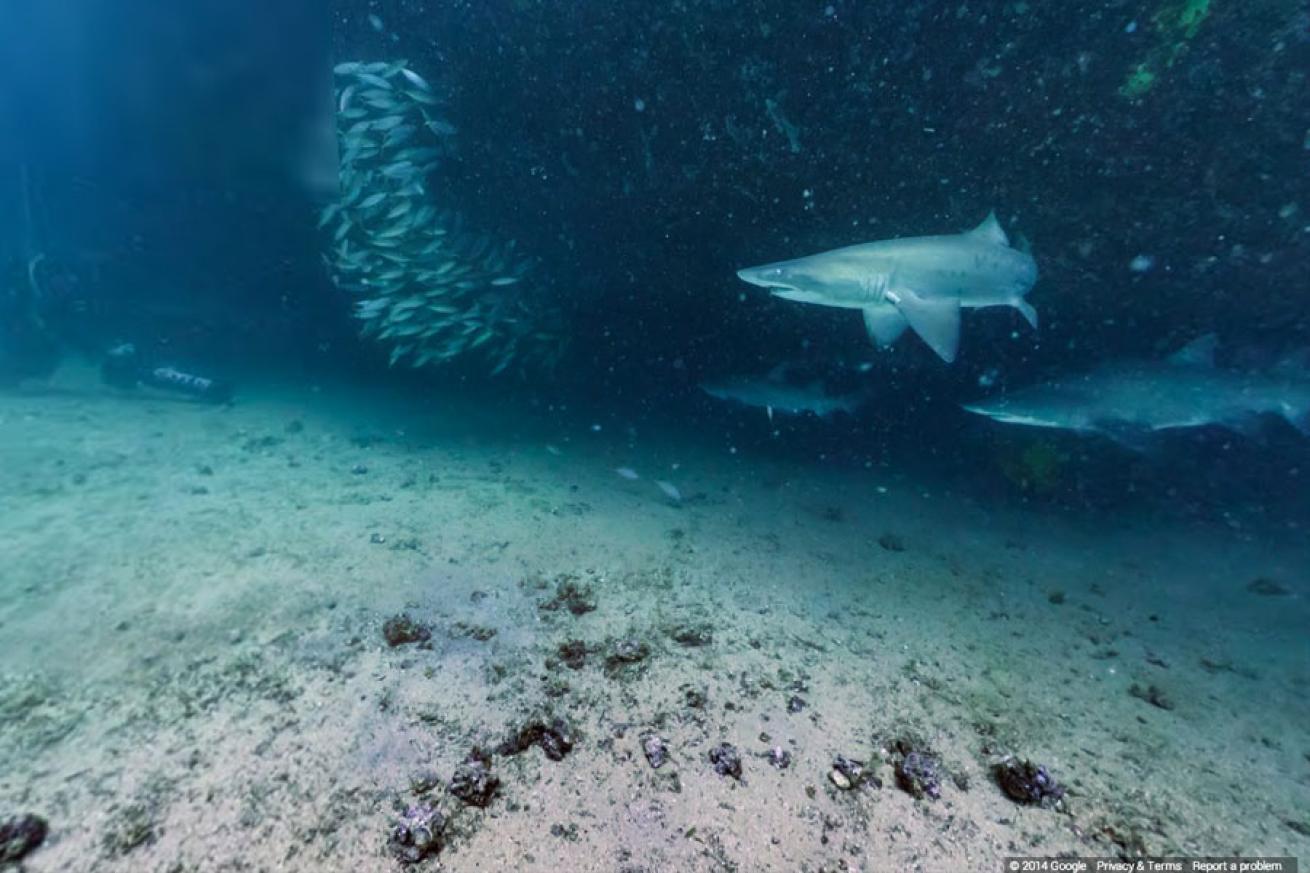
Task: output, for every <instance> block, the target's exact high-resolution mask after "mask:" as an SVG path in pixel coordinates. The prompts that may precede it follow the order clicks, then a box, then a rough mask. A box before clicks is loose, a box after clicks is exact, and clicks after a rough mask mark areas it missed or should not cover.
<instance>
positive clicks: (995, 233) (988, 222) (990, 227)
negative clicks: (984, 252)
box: [967, 210, 1010, 246]
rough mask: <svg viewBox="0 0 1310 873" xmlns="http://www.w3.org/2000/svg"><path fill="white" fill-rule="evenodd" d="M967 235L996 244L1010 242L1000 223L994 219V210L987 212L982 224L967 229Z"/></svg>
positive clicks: (1007, 243)
mask: <svg viewBox="0 0 1310 873" xmlns="http://www.w3.org/2000/svg"><path fill="white" fill-rule="evenodd" d="M967 235H968V236H972V237H975V238H977V239H980V240H984V241H986V242H989V243H993V244H995V245H998V246H1008V245H1009V244H1010V238H1009V237H1008V236H1006V235H1005V231H1004V230H1003V229H1002V228H1001V223H1000V222H999V221H997V220H996V210H992V211H991V212H989V213H987V217H986V218H984V219H983V222H982V224H980V225H978V226H977V227H975V228H974V229H973V230H971V231H969V232H968V234H967Z"/></svg>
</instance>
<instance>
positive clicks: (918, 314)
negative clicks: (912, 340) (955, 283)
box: [887, 289, 960, 364]
mask: <svg viewBox="0 0 1310 873" xmlns="http://www.w3.org/2000/svg"><path fill="white" fill-rule="evenodd" d="M887 299H888V300H889V301H890V302H891V303H892V304H894V305H895V306H896V308H897V309H898V310H899V311H900V313H901V315H903V316H905V320H906V321H908V322H909V323H910V327H912V328H914V332H915V333H917V334H918V335H919V336H920V337H922V338H923V341H924V342H926V343H927V344H928V346H929V347H930V348H931V349H932V350H933V351H934V352H936V353H937V354H938V355H939V356H940V357H941V359H942V360H943V361H945V362H946V363H948V364H949V363H951V362H952V361H954V360H955V353H956V352H957V351H959V348H960V301H959V299H957V298H954V297H951V298H946V299H942V298H938V299H936V300H930V299H927V298H924V297H920V296H919V295H918V294H915V293H914V292H913V291H904V290H901V289H897V290H896V291H895V292H890V291H889V292H888V293H887Z"/></svg>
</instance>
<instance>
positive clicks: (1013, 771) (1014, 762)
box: [992, 756, 1064, 807]
mask: <svg viewBox="0 0 1310 873" xmlns="http://www.w3.org/2000/svg"><path fill="white" fill-rule="evenodd" d="M992 772H993V775H995V777H996V783H997V784H998V785H1000V786H1001V789H1002V790H1003V791H1004V792H1005V793H1006V795H1007V796H1008V797H1009V798H1010V799H1011V800H1013V801H1015V802H1016V803H1025V804H1032V805H1035V806H1042V807H1051V806H1055V805H1056V804H1058V803H1060V801H1061V800H1063V799H1064V787H1063V786H1062V785H1060V783H1058V782H1056V781H1055V777H1054V776H1052V775H1051V774H1050V772H1049V771H1048V770H1047V769H1046V767H1045V766H1042V765H1039V764H1034V763H1033V762H1032V761H1029V760H1027V759H1024V760H1020V759H1018V758H1015V757H1013V756H1010V757H1006V758H1005V759H1004V760H1002V761H1001V762H1000V763H998V764H997V765H996V767H995V768H994V769H993V771H992Z"/></svg>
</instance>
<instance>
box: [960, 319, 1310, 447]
mask: <svg viewBox="0 0 1310 873" xmlns="http://www.w3.org/2000/svg"><path fill="white" fill-rule="evenodd" d="M1216 344H1217V343H1216V340H1215V337H1214V335H1213V334H1206V335H1205V336H1202V337H1199V338H1198V339H1196V340H1193V341H1192V342H1191V343H1189V344H1188V345H1186V346H1184V347H1183V348H1182V349H1181V350H1180V351H1178V352H1176V353H1175V354H1173V355H1172V356H1170V357H1169V358H1167V359H1165V360H1163V361H1120V362H1114V363H1107V364H1102V365H1101V366H1099V367H1096V368H1095V369H1093V370H1091V371H1090V372H1088V373H1085V374H1083V375H1078V376H1066V377H1063V378H1059V379H1054V380H1052V381H1050V382H1046V383H1042V384H1038V385H1033V386H1031V387H1028V388H1021V389H1019V390H1017V391H1011V392H1009V393H1006V394H1002V395H1000V396H999V397H993V398H988V399H986V400H981V401H979V402H977V403H970V404H966V405H965V407H964V408H965V409H967V410H968V411H970V412H974V413H977V414H978V415H985V416H987V417H988V418H992V419H995V420H996V421H1000V422H1005V423H1007V424H1020V425H1028V426H1030V427H1045V428H1056V429H1059V430H1068V431H1078V432H1081V433H1099V434H1103V435H1105V436H1108V437H1110V438H1111V439H1114V440H1116V441H1118V442H1120V443H1122V444H1124V445H1127V446H1129V447H1130V448H1142V447H1143V440H1142V438H1143V437H1146V436H1149V435H1150V434H1154V433H1159V432H1162V431H1170V430H1179V429H1184V428H1196V427H1207V426H1214V427H1223V428H1227V429H1229V430H1233V431H1237V432H1239V433H1244V434H1253V433H1255V432H1256V430H1257V428H1258V426H1259V422H1260V418H1261V416H1268V415H1275V416H1280V417H1282V418H1283V419H1285V420H1286V421H1287V422H1288V423H1290V424H1291V425H1292V426H1293V427H1295V428H1297V429H1298V430H1300V431H1301V432H1302V433H1304V434H1306V435H1307V436H1310V371H1307V370H1306V369H1305V367H1304V366H1303V364H1304V361H1300V360H1296V359H1294V358H1288V359H1286V360H1284V361H1283V362H1281V363H1280V364H1278V365H1277V366H1275V367H1274V368H1273V369H1272V370H1270V371H1268V372H1255V373H1244V372H1236V371H1232V370H1226V369H1221V368H1218V367H1216V366H1215V365H1214V352H1215V346H1216Z"/></svg>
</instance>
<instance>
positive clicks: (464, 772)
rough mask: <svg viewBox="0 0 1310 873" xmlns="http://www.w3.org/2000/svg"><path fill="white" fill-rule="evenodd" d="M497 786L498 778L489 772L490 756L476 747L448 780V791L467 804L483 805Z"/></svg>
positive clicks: (498, 785)
mask: <svg viewBox="0 0 1310 873" xmlns="http://www.w3.org/2000/svg"><path fill="white" fill-rule="evenodd" d="M499 787H500V779H499V778H497V777H496V775H495V774H494V773H492V772H491V757H490V756H489V755H488V754H487V753H486V752H484V751H482V750H481V749H479V748H477V747H474V749H473V751H471V752H469V755H468V757H467V758H465V759H464V763H462V764H460V765H459V767H457V768H456V769H455V775H454V777H452V778H451V780H450V793H451V794H453V795H455V796H456V797H458V798H459V799H460V800H462V801H464V802H465V803H467V804H468V805H469V806H477V807H485V806H486V805H487V804H488V803H490V802H491V798H492V797H493V796H495V794H496V789H497V788H499Z"/></svg>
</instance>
